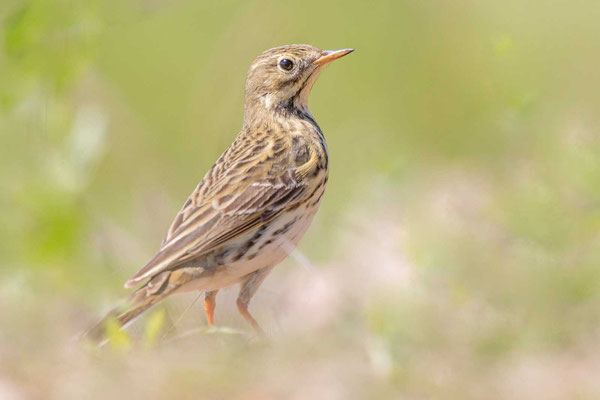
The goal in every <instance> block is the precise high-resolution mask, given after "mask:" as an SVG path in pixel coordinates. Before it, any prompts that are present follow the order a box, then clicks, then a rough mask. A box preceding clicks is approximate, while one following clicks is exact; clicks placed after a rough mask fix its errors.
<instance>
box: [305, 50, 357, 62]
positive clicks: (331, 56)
mask: <svg viewBox="0 0 600 400" xmlns="http://www.w3.org/2000/svg"><path fill="white" fill-rule="evenodd" d="M353 51H354V49H350V48H347V49H340V50H324V51H323V53H322V54H323V55H322V56H321V57H320V58H318V59H317V60H315V61H314V63H315V64H317V65H320V64H327V63H329V62H331V61H333V60H337V59H338V58H341V57H344V56H345V55H348V54H350V53H352V52H353Z"/></svg>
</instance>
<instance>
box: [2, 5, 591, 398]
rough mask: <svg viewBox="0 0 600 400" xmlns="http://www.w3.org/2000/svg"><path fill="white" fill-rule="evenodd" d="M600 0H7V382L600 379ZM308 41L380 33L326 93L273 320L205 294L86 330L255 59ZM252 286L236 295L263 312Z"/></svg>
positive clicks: (377, 388)
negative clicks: (95, 338) (305, 204)
mask: <svg viewBox="0 0 600 400" xmlns="http://www.w3.org/2000/svg"><path fill="white" fill-rule="evenodd" d="M599 20H600V2H594V1H583V0H575V1H560V0H553V1H545V2H531V1H529V2H527V1H522V0H504V1H486V2H483V1H474V0H472V1H468V0H459V1H441V0H440V1H427V0H425V1H424V0H400V1H374V2H362V1H313V0H305V1H301V2H299V1H294V2H291V1H273V0H256V1H223V2H205V1H191V0H190V1H187V0H185V1H184V0H170V1H168V0H128V1H114V0H109V1H100V0H97V1H76V0H71V1H66V0H53V1H51V0H3V1H2V4H1V5H0V28H1V30H0V41H1V50H0V222H1V223H0V325H1V327H0V398H2V399H30V398H31V399H88V398H89V399H96V398H98V399H100V398H107V397H113V398H130V399H136V398H142V397H143V398H146V399H148V398H157V399H158V398H161V399H165V398H174V399H175V398H176V399H205V398H206V399H225V398H227V399H246V400H247V399H281V398H290V399H306V398H317V399H363V398H364V399H367V398H368V399H372V398H406V399H430V398H436V399H439V398H443V399H482V398H485V399H532V398H539V399H541V398H544V399H597V398H600V381H599V380H598V379H597V378H598V376H600V330H599V323H600V254H599V251H598V249H599V248H600V246H599V245H600V230H599V228H600V135H599V133H600V132H599V129H598V126H599V122H600V121H599V120H600V112H599V110H600V73H599V72H598V71H599V70H600V24H598V21H599ZM291 43H308V44H311V45H314V46H317V47H320V48H324V49H336V48H344V47H353V48H355V49H356V50H357V51H356V52H355V53H353V54H352V55H350V56H348V57H346V58H344V59H343V60H340V61H338V62H336V63H334V64H333V65H331V66H330V67H328V69H327V71H325V72H324V73H323V74H322V75H321V77H320V78H319V81H318V83H317V84H316V85H315V88H314V89H313V93H312V95H311V100H310V107H311V111H312V113H313V115H314V116H315V118H316V119H317V120H318V122H319V124H320V125H321V127H322V129H323V131H324V132H325V136H326V137H327V140H328V145H329V149H330V157H331V175H330V178H331V179H330V183H329V185H328V189H327V194H326V196H325V198H324V201H323V203H322V207H321V211H320V212H319V214H318V215H317V218H316V219H315V222H314V224H313V226H312V227H311V228H310V230H309V232H308V234H307V235H306V237H305V238H304V240H303V241H302V243H301V246H300V248H299V251H298V252H297V253H295V254H294V256H293V257H291V258H290V259H289V260H287V261H285V262H284V263H283V264H282V265H281V266H280V267H278V268H277V269H276V270H275V272H274V273H273V274H272V275H271V276H270V277H269V278H268V279H267V281H266V282H265V285H264V287H263V289H262V290H261V291H259V294H258V295H257V297H256V300H255V301H254V302H253V303H252V307H251V308H252V310H253V312H254V314H255V315H256V316H257V319H259V321H261V323H262V324H263V325H264V326H265V327H266V329H267V330H268V331H269V333H270V336H271V337H272V339H271V340H270V341H269V342H267V343H256V342H255V341H253V340H249V339H248V336H247V335H245V334H244V335H239V334H228V333H227V332H217V333H214V334H203V333H202V332H199V331H198V330H197V328H200V327H202V326H204V324H205V322H204V318H203V315H202V314H203V312H202V311H201V306H200V305H199V304H195V305H194V306H192V307H191V309H189V310H188V306H189V305H190V304H191V303H192V302H193V301H194V298H195V297H196V295H194V294H190V295H181V296H178V297H177V298H173V299H169V300H168V301H167V302H166V304H164V305H163V306H162V307H160V308H157V309H156V310H153V311H152V312H151V313H150V314H149V316H147V317H146V318H145V319H143V320H140V321H138V322H136V324H135V326H133V327H132V328H131V329H129V330H128V333H127V335H125V336H120V337H119V338H120V340H121V341H117V340H116V341H115V343H116V344H115V345H110V346H108V347H105V348H103V349H102V350H98V349H92V348H88V347H86V346H82V345H81V344H80V343H79V342H77V341H76V340H75V338H76V336H77V334H78V333H79V332H81V331H82V330H83V329H85V328H86V327H87V326H88V325H89V324H91V323H92V322H94V321H95V320H96V319H97V318H99V317H100V315H101V314H102V313H103V312H105V311H106V310H107V309H108V308H110V307H111V306H112V305H114V304H115V303H117V302H118V301H119V298H121V297H123V296H125V294H126V291H125V290H123V289H122V283H123V282H124V280H126V279H127V278H129V277H130V276H131V275H132V274H133V273H134V272H135V271H137V269H138V268H139V267H140V266H142V265H143V264H144V263H145V262H146V261H147V260H148V259H149V258H150V257H151V256H152V255H153V252H154V251H155V250H156V249H157V247H158V246H159V244H160V241H161V240H162V237H163V235H164V233H165V232H166V229H167V228H168V226H169V223H170V222H171V219H172V218H173V216H174V215H175V213H176V211H177V210H178V209H179V207H180V206H181V204H182V203H183V201H184V200H185V198H186V196H187V195H188V194H189V193H190V192H191V190H192V189H193V188H194V187H195V185H196V184H197V182H198V181H199V180H200V179H201V177H202V176H203V174H204V172H205V171H206V170H207V169H208V168H209V167H210V165H211V164H212V162H214V160H216V158H217V157H218V156H219V155H220V153H221V152H222V151H223V150H224V149H225V148H226V147H227V146H228V145H229V144H230V143H231V142H232V140H233V138H234V137H235V135H236V134H237V132H238V130H239V128H240V126H241V123H242V115H243V85H244V80H245V73H246V70H247V68H248V66H249V64H250V63H251V62H252V60H253V59H254V57H255V56H256V55H257V54H258V53H260V52H261V51H263V50H265V49H268V48H270V47H274V46H278V45H282V44H291ZM235 296H236V293H235V290H233V289H232V290H229V291H227V292H225V293H223V294H219V297H218V299H217V302H218V306H217V314H216V318H217V323H218V324H219V325H222V326H224V327H233V328H235V329H238V330H242V331H244V332H246V331H247V330H248V327H247V326H246V325H245V324H244V323H243V321H242V320H241V318H240V317H239V316H238V315H237V314H236V312H235V310H234V306H232V304H233V303H234V302H235ZM161 329H162V331H161ZM165 331H166V332H165ZM167 333H168V335H167ZM119 343H120V344H119Z"/></svg>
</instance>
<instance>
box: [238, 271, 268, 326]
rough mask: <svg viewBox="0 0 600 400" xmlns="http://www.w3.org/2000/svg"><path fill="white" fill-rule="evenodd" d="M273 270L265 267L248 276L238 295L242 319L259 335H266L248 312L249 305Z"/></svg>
mask: <svg viewBox="0 0 600 400" xmlns="http://www.w3.org/2000/svg"><path fill="white" fill-rule="evenodd" d="M271 270H273V266H271V267H265V268H262V269H259V270H257V271H254V272H252V273H250V274H248V275H246V276H245V279H244V280H243V281H242V286H241V288H240V294H239V295H238V299H237V302H236V304H237V308H238V310H239V312H240V314H242V317H244V319H245V320H246V321H248V323H249V324H250V325H251V326H252V328H254V330H255V331H256V332H257V333H258V334H259V335H264V334H265V331H263V329H262V328H261V327H260V325H259V324H258V322H256V320H255V319H254V317H253V316H252V315H251V314H250V312H249V311H248V303H250V299H251V298H252V296H254V294H255V293H256V290H257V289H258V288H259V287H260V285H261V284H262V283H263V281H264V280H265V278H266V277H267V275H269V272H271Z"/></svg>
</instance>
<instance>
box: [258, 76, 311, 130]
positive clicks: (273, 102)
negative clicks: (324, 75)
mask: <svg viewBox="0 0 600 400" xmlns="http://www.w3.org/2000/svg"><path fill="white" fill-rule="evenodd" d="M321 69H322V68H317V69H315V70H314V71H313V73H312V74H311V75H310V76H309V77H308V78H307V79H305V80H303V81H301V82H299V84H298V85H297V86H296V87H294V88H292V89H291V91H290V92H291V93H290V96H289V97H287V98H284V99H283V100H282V99H281V96H278V95H277V94H274V93H267V94H265V95H262V96H260V97H259V98H258V103H259V104H260V106H262V107H263V108H264V109H265V110H267V111H270V112H272V113H274V114H277V113H278V112H279V111H280V110H281V109H289V108H290V106H292V107H293V109H295V110H297V111H300V112H301V113H303V114H305V115H308V116H309V117H311V118H313V116H312V114H311V112H310V110H309V109H308V96H309V95H310V91H311V89H312V87H313V85H314V83H315V81H316V80H317V78H318V76H319V73H320V72H321Z"/></svg>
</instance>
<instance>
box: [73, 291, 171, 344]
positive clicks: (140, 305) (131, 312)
mask: <svg viewBox="0 0 600 400" xmlns="http://www.w3.org/2000/svg"><path fill="white" fill-rule="evenodd" d="M163 298H164V295H162V294H151V293H148V291H147V290H146V287H143V288H141V289H140V290H138V291H136V292H135V293H133V294H132V295H131V297H130V298H129V299H128V301H127V302H126V303H125V304H123V305H121V306H119V307H117V308H114V309H112V310H111V311H109V312H108V314H106V316H105V317H104V318H102V320H100V322H98V323H97V324H96V325H94V326H93V327H92V328H90V329H89V330H87V331H86V332H85V333H84V334H83V337H84V338H87V339H89V340H91V341H93V342H97V343H103V342H105V341H106V340H107V337H106V327H107V324H108V323H109V321H116V322H117V324H118V326H119V328H121V329H122V328H125V326H127V325H128V324H129V323H130V322H133V320H134V319H136V318H137V317H139V316H140V315H141V314H142V313H144V312H145V311H147V310H149V309H150V308H152V307H153V306H154V305H155V304H156V303H158V302H159V301H160V300H162V299H163Z"/></svg>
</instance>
